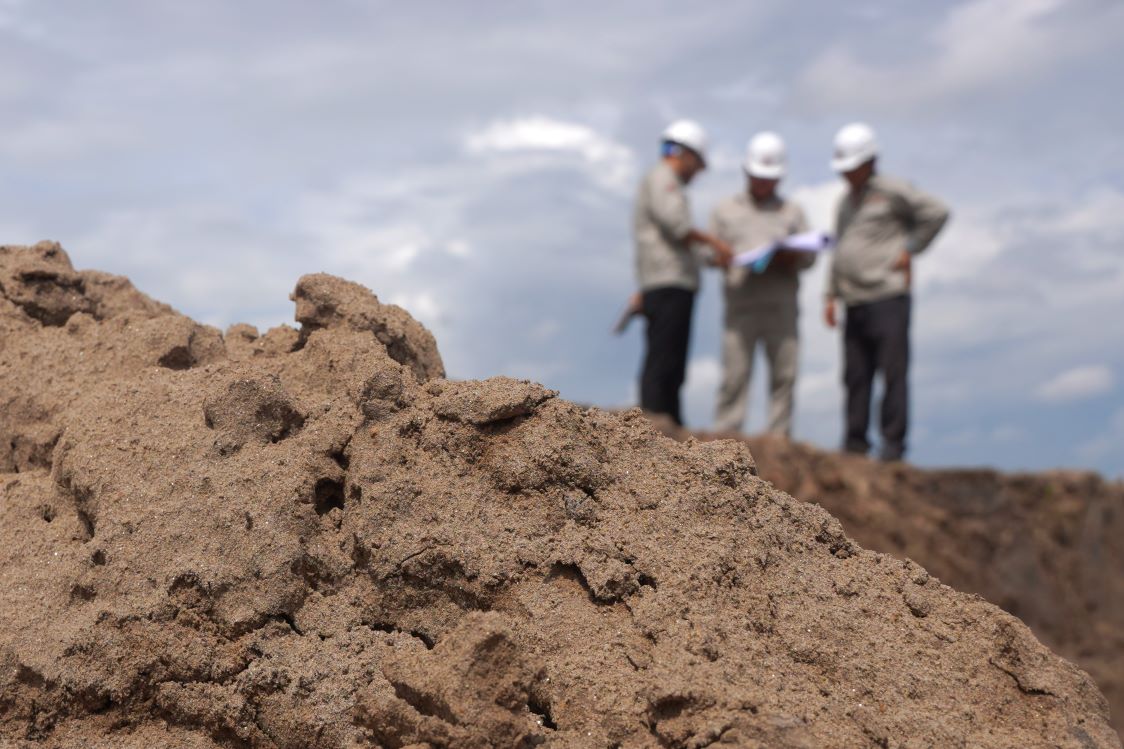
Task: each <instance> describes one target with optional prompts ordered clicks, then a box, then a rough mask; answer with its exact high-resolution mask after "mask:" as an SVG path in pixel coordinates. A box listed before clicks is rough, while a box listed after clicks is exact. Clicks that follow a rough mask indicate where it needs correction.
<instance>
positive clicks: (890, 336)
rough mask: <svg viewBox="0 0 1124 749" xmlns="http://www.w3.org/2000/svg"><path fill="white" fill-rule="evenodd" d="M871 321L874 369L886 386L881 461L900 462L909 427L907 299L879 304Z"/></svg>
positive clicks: (899, 298)
mask: <svg viewBox="0 0 1124 749" xmlns="http://www.w3.org/2000/svg"><path fill="white" fill-rule="evenodd" d="M878 305H879V309H878V315H877V317H876V319H875V320H874V321H873V322H874V325H875V329H876V331H877V335H878V369H879V370H881V372H882V378H883V381H884V382H885V384H886V389H885V393H884V394H883V396H882V424H881V425H882V458H883V459H884V460H901V459H902V457H903V456H904V455H905V448H906V444H905V435H906V429H907V428H908V426H909V319H910V312H911V307H912V303H911V300H910V297H909V296H900V297H895V298H893V299H887V300H885V301H883V302H879V303H878Z"/></svg>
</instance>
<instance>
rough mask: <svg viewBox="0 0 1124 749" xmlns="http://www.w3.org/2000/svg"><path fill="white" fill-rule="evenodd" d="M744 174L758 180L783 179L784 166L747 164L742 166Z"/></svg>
mask: <svg viewBox="0 0 1124 749" xmlns="http://www.w3.org/2000/svg"><path fill="white" fill-rule="evenodd" d="M744 169H745V173H746V174H748V175H749V176H750V177H757V178H759V179H780V178H782V177H784V173H785V169H784V166H782V165H779V164H755V163H753V162H749V163H747V164H745V166H744Z"/></svg>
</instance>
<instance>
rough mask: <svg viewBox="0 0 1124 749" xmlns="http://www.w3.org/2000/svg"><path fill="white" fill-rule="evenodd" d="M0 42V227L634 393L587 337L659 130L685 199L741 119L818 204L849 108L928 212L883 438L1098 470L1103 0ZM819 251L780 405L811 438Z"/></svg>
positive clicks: (221, 5)
mask: <svg viewBox="0 0 1124 749" xmlns="http://www.w3.org/2000/svg"><path fill="white" fill-rule="evenodd" d="M0 42H2V43H0V112H2V113H3V116H2V117H0V163H2V165H3V168H2V175H3V178H2V180H0V241H3V242H5V243H27V242H33V241H35V240H38V239H42V238H52V239H58V240H60V241H62V242H63V243H64V245H65V246H66V248H67V249H68V250H69V252H70V254H71V256H72V258H73V259H74V261H75V264H76V265H78V266H79V267H83V268H101V269H105V270H109V271H112V272H115V273H121V274H125V275H128V276H130V277H131V278H132V279H133V280H134V282H136V283H137V285H138V286H140V287H141V288H142V289H144V290H145V291H147V292H149V293H150V294H152V295H154V296H156V297H158V298H160V299H163V300H165V301H168V302H170V303H172V304H173V305H175V306H176V307H177V308H179V309H181V310H182V311H184V312H186V313H188V314H191V315H192V316H194V317H196V318H198V319H200V320H203V321H206V322H209V323H212V324H215V325H218V326H226V325H228V324H230V323H233V322H236V321H242V320H244V321H249V322H252V323H254V324H256V325H258V326H259V327H261V328H262V329H264V328H267V327H270V326H273V325H277V324H280V323H282V322H286V321H288V320H290V319H291V316H292V307H291V304H290V303H289V302H288V300H287V295H288V293H289V291H290V290H291V288H292V286H293V284H294V282H295V281H296V279H297V277H298V276H299V275H300V274H302V273H306V272H311V271H328V272H332V273H336V274H340V275H343V276H346V277H348V278H352V279H355V280H357V281H360V282H362V283H364V284H365V285H367V286H369V287H370V288H371V289H373V290H374V291H375V292H376V293H377V294H378V295H379V296H380V297H381V298H382V299H384V300H390V301H394V302H397V303H400V304H403V305H404V306H406V307H407V308H408V309H410V310H411V311H412V312H413V313H414V315H415V316H417V317H418V318H420V319H421V320H422V321H423V322H425V323H426V324H427V325H428V326H430V328H432V329H433V330H434V332H435V333H436V335H437V337H438V341H439V343H440V346H441V350H442V352H443V355H444V357H445V361H446V364H447V366H448V369H449V372H450V375H451V376H454V377H483V376H488V375H492V374H501V373H503V374H510V375H516V376H522V377H529V378H533V379H536V380H540V381H542V382H544V383H546V384H547V385H549V386H552V387H555V388H558V389H560V390H561V391H562V393H563V395H564V396H566V397H568V398H571V399H573V400H578V401H583V402H590V403H596V404H601V405H605V406H618V405H627V404H630V403H632V402H633V401H634V397H635V396H634V393H635V385H634V380H635V374H636V371H637V367H638V361H639V356H640V329H639V326H634V328H633V329H632V330H630V331H629V333H628V334H627V335H626V336H625V337H623V338H613V337H612V336H611V335H610V334H609V332H608V331H609V328H610V326H611V325H612V323H613V321H614V319H615V317H616V315H617V313H618V311H619V309H620V307H621V305H622V304H623V302H624V299H625V297H626V296H627V295H628V293H629V291H630V290H631V287H632V262H631V247H630V238H629V212H630V203H631V197H632V192H633V190H634V187H635V183H636V181H637V179H638V178H639V176H640V175H641V174H642V173H643V171H644V170H645V169H647V168H648V166H649V165H650V164H651V163H652V162H653V159H654V157H655V153H656V147H657V145H656V141H657V136H658V133H659V131H660V129H661V128H662V127H663V125H664V124H666V122H667V121H669V120H670V119H672V118H675V117H680V116H689V117H693V118H696V119H698V120H700V121H701V122H702V123H704V124H705V125H706V126H707V127H708V129H709V130H710V131H711V133H712V139H713V141H714V143H715V153H714V156H713V158H712V164H713V168H712V169H710V170H709V171H708V172H707V173H706V174H705V175H704V176H703V177H701V178H700V179H699V180H698V181H697V184H695V185H693V186H692V190H691V193H692V203H693V207H694V210H695V212H696V214H697V217H698V219H699V221H700V222H702V221H705V220H706V216H707V214H708V212H709V210H710V208H711V207H712V206H713V205H714V203H715V202H716V201H717V200H718V199H719V198H721V197H722V196H723V195H725V194H728V193H731V192H733V191H736V190H739V189H741V176H740V173H739V167H738V165H739V161H740V156H741V152H742V149H743V147H744V143H745V141H746V140H747V139H748V137H749V136H750V135H752V134H753V132H755V131H756V130H760V129H766V128H768V129H775V130H777V131H779V132H781V133H782V134H783V135H784V136H785V137H786V139H787V140H788V142H789V147H790V151H791V154H792V157H791V161H792V163H791V171H790V176H789V179H788V181H787V183H786V185H785V187H786V190H787V192H788V193H789V194H790V195H791V196H793V197H794V198H796V199H798V200H799V201H801V202H802V203H803V204H804V206H805V208H806V210H807V211H808V213H809V214H810V216H811V217H812V219H813V220H814V221H815V222H816V223H817V224H818V225H820V226H823V227H824V228H830V218H829V217H830V215H831V206H832V202H833V200H834V199H835V197H836V195H837V194H838V189H839V187H838V184H837V182H836V181H835V180H834V178H833V175H832V174H831V173H830V172H829V170H828V168H827V161H828V158H829V156H830V141H831V137H832V135H833V133H834V132H835V130H836V129H837V128H838V127H839V126H840V125H842V124H844V123H846V122H848V121H850V120H853V119H863V120H866V121H868V122H870V123H871V124H872V125H873V126H875V128H876V129H877V130H878V132H879V135H880V139H881V141H882V143H883V151H884V158H883V160H882V162H883V167H884V170H885V171H887V172H889V173H894V174H897V175H900V176H903V177H907V178H909V179H911V180H912V181H914V182H915V183H916V184H917V185H918V186H920V187H922V188H923V189H927V190H929V191H931V192H933V193H935V194H937V195H939V196H941V197H942V198H943V199H944V200H945V201H946V202H948V203H949V204H951V205H952V207H953V212H954V219H953V223H952V224H951V225H950V227H949V229H948V230H947V231H946V232H945V234H944V235H943V236H942V237H941V238H940V240H939V241H938V242H937V244H935V245H934V246H933V247H932V248H931V250H930V252H929V253H928V254H927V255H926V256H925V257H924V258H923V259H922V261H921V267H920V270H919V280H918V289H917V300H916V306H915V327H914V334H915V338H914V342H915V352H916V353H915V359H914V369H913V385H914V391H913V393H914V395H913V415H914V427H915V428H914V430H913V434H912V437H913V439H912V457H913V459H914V460H915V461H916V462H918V463H921V464H925V465H997V466H1001V467H1004V468H1033V469H1041V468H1048V467H1055V466H1072V467H1088V468H1096V469H1099V470H1101V471H1104V472H1107V473H1109V474H1111V475H1124V323H1122V320H1124V138H1122V137H1121V134H1122V133H1124V97H1122V96H1121V95H1120V91H1121V85H1122V84H1121V81H1122V80H1124V55H1121V52H1120V50H1121V49H1122V48H1124V3H1121V2H1120V0H968V1H967V2H931V3H903V2H889V1H887V2H873V1H870V2H862V1H861V0H860V1H859V2H850V3H837V2H827V1H826V0H824V1H822V2H802V3H781V2H750V1H747V0H738V1H737V2H708V3H703V2H698V3H682V2H679V3H669V2H659V1H656V0H645V1H644V2H639V1H635V2H612V3H607V2H597V3H593V2H588V3H587V2H582V1H571V2H545V1H540V2H528V1H524V2H514V1H512V2H481V3H462V4H453V3H429V4H426V3H410V4H404V3H390V2H367V1H362V0H326V1H325V2H319V3H307V2H295V1H294V0H268V2H266V0H240V2H237V3H232V2H226V1H225V0H195V1H194V2H190V3H187V2H181V1H180V0H143V1H142V0H130V1H126V0H102V1H101V2H98V3H96V4H94V3H88V2H81V1H79V0H0ZM822 273H823V268H822V267H818V268H815V269H813V270H812V271H810V272H809V273H808V274H806V276H805V281H804V285H803V290H802V303H803V306H802V309H803V315H802V323H801V325H802V335H803V349H802V357H803V359H802V375H801V377H802V379H801V382H800V385H799V394H798V402H797V408H798V418H797V427H796V431H797V437H798V438H800V439H803V440H807V441H811V442H814V443H818V444H821V445H824V446H834V445H836V444H837V442H838V438H839V433H840V428H841V427H840V408H841V386H840V384H839V342H838V339H837V336H836V335H835V334H833V333H831V332H829V331H827V330H826V329H825V328H824V326H823V324H822V323H821V321H820V317H819V307H820V305H819V294H820V291H821V289H822V282H823V279H822ZM716 287H717V284H716V278H714V277H713V276H711V277H708V278H707V279H706V288H705V290H704V294H703V298H702V300H701V306H700V307H699V309H698V310H697V315H696V319H695V329H694V335H695V337H694V343H693V349H692V361H691V370H690V376H691V380H690V384H689V387H688V392H687V411H688V418H689V420H690V423H691V424H692V425H693V426H696V427H700V428H705V427H706V426H707V425H708V424H709V423H710V420H711V410H712V408H713V401H714V389H715V387H716V384H717V377H718V370H719V364H718V358H717V353H718V345H717V340H718V328H719V316H720V304H719V299H718V295H717V292H716ZM761 379H762V378H760V377H759V378H758V380H759V381H758V382H757V383H755V399H754V404H753V412H752V416H751V423H750V428H751V430H756V429H759V428H761V425H762V421H763V420H762V410H763V409H762V407H761V405H762V402H763V399H764V393H763V385H762V383H761V381H760V380H761Z"/></svg>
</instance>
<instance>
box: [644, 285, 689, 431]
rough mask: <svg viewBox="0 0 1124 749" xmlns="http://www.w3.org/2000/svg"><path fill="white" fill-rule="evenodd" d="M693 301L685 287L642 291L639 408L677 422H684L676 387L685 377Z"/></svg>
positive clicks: (677, 387)
mask: <svg viewBox="0 0 1124 749" xmlns="http://www.w3.org/2000/svg"><path fill="white" fill-rule="evenodd" d="M694 301H695V294H694V292H692V291H688V290H687V289H679V288H671V287H669V288H661V289H652V290H650V291H646V292H644V316H645V317H646V318H647V320H648V326H647V350H646V352H645V355H644V367H643V370H642V372H641V375H640V407H641V408H643V409H644V410H645V411H651V412H652V413H660V414H667V415H668V416H670V417H671V418H672V419H673V420H674V421H675V423H676V424H682V423H683V417H682V413H681V410H680V402H679V390H680V388H681V387H682V386H683V381H684V380H685V379H686V377H687V353H688V350H689V347H690V338H691V312H692V310H693V308H694Z"/></svg>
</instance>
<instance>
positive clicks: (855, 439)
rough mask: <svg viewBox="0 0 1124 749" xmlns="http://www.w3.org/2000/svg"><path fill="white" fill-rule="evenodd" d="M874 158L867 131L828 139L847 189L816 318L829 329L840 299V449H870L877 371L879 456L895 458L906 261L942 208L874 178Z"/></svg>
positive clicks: (903, 373) (903, 387) (933, 232)
mask: <svg viewBox="0 0 1124 749" xmlns="http://www.w3.org/2000/svg"><path fill="white" fill-rule="evenodd" d="M877 157H878V145H877V142H876V140H875V136H874V131H873V130H871V129H870V128H869V127H868V126H867V125H864V124H862V123H854V124H851V125H847V126H846V127H844V128H843V129H841V130H840V131H839V133H838V134H837V135H836V136H835V155H834V158H833V159H832V161H831V166H832V168H833V169H834V170H835V171H836V172H839V173H840V174H842V175H843V177H844V179H845V180H846V181H847V183H848V184H849V185H850V190H849V191H848V193H847V194H846V195H844V197H843V199H842V200H841V201H840V204H839V210H838V215H837V226H836V250H835V258H834V260H833V262H832V266H831V271H830V273H829V274H828V286H827V295H826V301H825V306H824V318H825V320H826V322H827V324H828V326H829V327H835V325H836V321H837V318H836V300H842V302H843V304H844V306H845V307H846V321H845V323H844V332H843V353H844V373H843V380H844V383H845V385H846V388H847V404H846V412H845V417H846V421H847V426H846V433H845V436H844V442H843V447H844V449H845V450H847V451H848V452H855V453H862V454H866V453H867V451H868V450H869V449H870V442H869V441H868V440H867V428H868V426H869V422H870V401H871V389H872V386H873V382H874V375H875V373H876V372H881V373H882V378H883V383H884V385H885V392H884V393H883V396H882V408H881V412H882V413H881V428H882V451H881V458H882V459H883V460H901V459H902V457H904V455H905V449H906V429H907V426H908V410H909V391H908V370H909V320H910V310H911V306H912V302H911V297H910V286H911V280H912V268H913V258H914V257H915V256H916V255H919V254H920V253H921V252H923V251H924V250H925V248H927V247H928V246H929V244H930V243H931V242H932V241H933V239H934V238H935V237H936V236H937V233H938V232H940V230H941V228H942V227H943V226H944V224H945V222H946V221H947V220H948V215H949V211H948V208H947V207H945V205H944V204H942V203H941V202H940V201H939V200H937V199H936V198H934V197H932V196H930V195H927V194H925V193H923V192H921V191H920V190H917V189H916V188H914V187H913V186H912V185H910V184H909V183H907V182H904V181H902V180H898V179H894V178H891V177H887V176H884V175H882V174H879V173H878V172H877V169H876V163H877Z"/></svg>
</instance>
